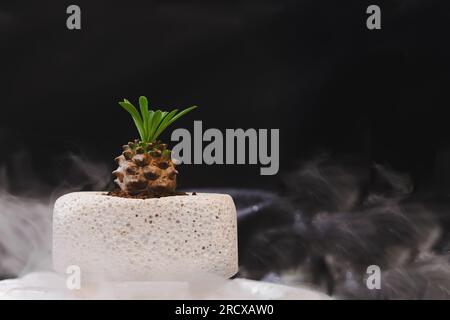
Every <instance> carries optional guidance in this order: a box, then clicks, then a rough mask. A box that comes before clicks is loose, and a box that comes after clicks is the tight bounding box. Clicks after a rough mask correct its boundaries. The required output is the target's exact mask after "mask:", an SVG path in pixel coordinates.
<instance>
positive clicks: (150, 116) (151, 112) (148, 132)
mask: <svg viewBox="0 0 450 320" xmlns="http://www.w3.org/2000/svg"><path fill="white" fill-rule="evenodd" d="M154 115H155V111H153V110H150V112H149V113H148V125H147V137H146V142H151V141H150V129H151V127H152V124H153V117H154Z"/></svg>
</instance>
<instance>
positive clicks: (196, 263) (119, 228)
mask: <svg viewBox="0 0 450 320" xmlns="http://www.w3.org/2000/svg"><path fill="white" fill-rule="evenodd" d="M236 224H237V221H236V208H235V206H234V202H233V200H232V198H231V197H230V196H229V195H226V194H206V193H201V194H197V195H186V196H173V197H163V198H159V199H145V200H142V199H127V198H120V197H112V196H107V195H106V194H105V193H102V192H75V193H70V194H66V195H64V196H62V197H60V198H59V199H58V200H57V201H56V203H55V208H54V212H53V262H54V267H55V269H56V270H57V271H58V272H61V273H65V272H66V270H67V267H68V266H71V265H76V266H79V267H80V269H81V272H82V275H83V276H87V277H90V278H93V279H107V280H167V279H183V278H185V277H190V276H191V275H192V274H195V273H196V272H200V273H203V272H206V273H211V274H215V275H219V276H222V277H225V278H229V277H231V276H233V275H234V274H235V273H236V272H237V271H238V258H237V257H238V256H237V225H236Z"/></svg>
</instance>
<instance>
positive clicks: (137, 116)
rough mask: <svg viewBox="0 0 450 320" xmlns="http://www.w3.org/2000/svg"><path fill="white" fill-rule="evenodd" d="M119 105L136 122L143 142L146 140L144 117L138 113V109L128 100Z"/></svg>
mask: <svg viewBox="0 0 450 320" xmlns="http://www.w3.org/2000/svg"><path fill="white" fill-rule="evenodd" d="M119 105H120V106H121V107H122V108H124V109H125V110H126V111H128V113H129V114H131V117H132V118H133V120H134V124H135V125H136V128H137V129H138V132H139V135H140V137H141V140H143V139H145V135H144V128H143V121H142V117H141V115H140V114H139V112H138V111H137V109H136V107H135V106H133V105H132V104H131V103H130V101H128V100H127V99H123V101H121V102H119Z"/></svg>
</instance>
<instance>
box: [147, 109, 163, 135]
mask: <svg viewBox="0 0 450 320" xmlns="http://www.w3.org/2000/svg"><path fill="white" fill-rule="evenodd" d="M161 120H162V111H161V110H157V111H155V114H154V115H153V119H152V124H151V128H150V131H149V142H153V141H155V139H154V138H153V135H154V134H155V132H156V129H157V128H158V126H159V124H160V122H161Z"/></svg>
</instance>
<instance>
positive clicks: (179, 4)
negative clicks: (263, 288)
mask: <svg viewBox="0 0 450 320" xmlns="http://www.w3.org/2000/svg"><path fill="white" fill-rule="evenodd" d="M445 2H446V1H433V0H397V1H393V0H392V1H375V2H367V1H349V0H346V1H335V0H330V1H325V0H320V1H319V0H304V1H289V0H276V1H275V0H272V1H264V2H263V1H256V0H247V1H231V0H227V1H173V0H165V1H122V2H114V3H113V2H112V1H99V0H96V1H75V2H73V3H75V4H78V5H79V6H80V7H81V10H82V30H80V31H69V30H67V28H66V24H65V22H66V18H67V15H66V13H65V11H66V7H67V6H68V5H70V4H72V1H70V2H69V1H5V0H3V1H2V2H1V3H0V37H1V41H0V49H1V51H0V57H1V59H0V73H1V77H0V93H1V115H0V142H1V151H0V162H1V164H2V166H3V168H7V170H6V174H5V175H6V177H7V178H8V180H9V181H10V184H11V185H12V186H14V185H19V186H20V187H24V186H26V185H27V183H29V181H30V180H31V179H35V178H36V179H38V180H40V181H45V182H46V183H47V184H49V185H56V184H58V183H59V181H60V180H61V177H64V176H65V175H67V176H68V175H70V174H71V172H70V170H69V167H68V165H67V163H66V162H65V161H64V160H62V159H64V155H66V154H68V153H69V152H71V153H75V154H79V155H82V156H83V157H85V158H86V159H89V161H93V162H96V163H105V164H106V165H107V166H109V167H110V168H111V169H112V167H113V166H114V163H113V158H114V157H115V156H116V155H117V154H118V153H119V152H120V146H121V145H122V144H123V143H126V142H127V141H128V140H130V138H133V137H135V136H136V131H135V129H134V127H133V124H132V122H131V118H129V116H128V115H127V114H125V112H124V111H123V110H122V109H121V108H120V107H119V106H118V105H117V101H118V100H121V99H122V98H124V97H126V98H129V99H130V100H131V99H133V100H136V98H137V97H138V96H139V95H146V96H148V97H149V100H150V103H151V105H153V106H163V107H183V106H189V105H192V104H196V105H198V106H200V109H198V110H196V111H195V112H194V113H192V114H190V115H189V116H188V117H186V118H185V119H183V120H182V121H180V122H179V126H181V127H187V128H191V126H192V121H193V120H194V119H199V120H203V123H204V127H215V128H221V129H225V128H239V127H242V128H280V131H281V150H280V151H281V155H280V157H281V159H280V162H281V168H280V174H279V175H278V176H272V177H270V176H269V177H261V176H259V169H258V167H257V166H249V167H248V166H189V167H187V166H185V167H184V168H182V173H181V176H180V185H181V186H183V187H207V186H241V187H243V186H248V187H250V186H262V187H269V188H275V187H277V186H278V185H279V183H280V180H281V179H280V177H282V176H283V174H286V173H287V172H289V170H291V169H292V168H294V167H295V165H296V164H297V163H298V162H299V161H301V160H305V159H308V158H309V157H311V156H313V155H315V154H316V153H318V152H322V151H327V152H330V153H331V155H333V156H334V155H340V154H347V153H349V154H356V155H358V157H359V158H361V159H364V161H367V163H370V162H371V161H377V162H380V163H383V164H389V165H390V166H392V167H393V168H394V169H396V170H400V171H406V172H410V173H411V174H412V175H413V177H414V178H415V180H416V182H417V185H418V186H421V185H428V184H430V183H432V184H433V185H435V186H436V185H437V186H439V187H440V188H441V187H446V186H447V185H448V180H449V179H448V178H449V161H450V156H449V151H448V150H449V147H450V145H449V143H450V139H449V138H450V135H449V133H450V132H449V131H450V129H449V125H448V117H447V116H446V109H447V108H448V107H449V106H450V104H449V98H448V96H449V84H450V81H449V80H450V73H449V71H450V70H449V69H450V68H449V67H450V63H449V57H450V52H449V51H450V50H449V49H450V46H449V40H448V39H449V24H450V20H449V11H448V9H447V6H446V5H444V4H445ZM374 3H375V4H378V5H380V6H381V8H382V30H378V31H369V30H367V28H366V26H365V20H366V18H367V15H366V13H365V11H366V8H367V6H368V5H369V4H374ZM170 132H171V130H168V132H167V133H166V135H165V137H166V139H168V138H169V137H170V136H169V134H170ZM17 155H21V156H17ZM436 182H438V184H436Z"/></svg>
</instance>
